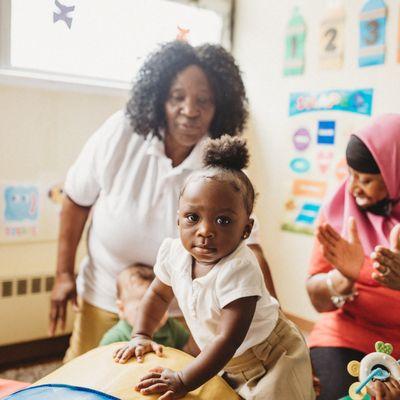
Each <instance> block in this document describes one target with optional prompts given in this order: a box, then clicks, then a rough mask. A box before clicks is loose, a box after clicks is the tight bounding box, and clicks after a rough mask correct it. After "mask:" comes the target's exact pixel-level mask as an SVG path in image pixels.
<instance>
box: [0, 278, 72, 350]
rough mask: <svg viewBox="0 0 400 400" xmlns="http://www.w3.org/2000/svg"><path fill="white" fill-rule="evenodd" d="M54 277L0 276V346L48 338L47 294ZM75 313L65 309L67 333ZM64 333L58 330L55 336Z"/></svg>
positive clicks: (70, 309) (48, 299)
mask: <svg viewBox="0 0 400 400" xmlns="http://www.w3.org/2000/svg"><path fill="white" fill-rule="evenodd" d="M53 284H54V277H53V276H51V275H49V274H48V273H47V274H45V273H44V274H36V275H34V276H16V277H10V276H7V277H3V278H2V277H1V276H0V346H2V345H8V344H14V343H19V342H27V341H31V340H35V339H43V338H47V337H48V334H47V332H48V324H49V313H50V292H51V289H52V287H53ZM73 317H74V312H73V311H72V308H71V307H70V306H69V307H68V318H67V326H66V331H65V332H64V333H68V332H71V328H72V321H73ZM61 333H63V332H61V331H59V330H58V331H57V334H61Z"/></svg>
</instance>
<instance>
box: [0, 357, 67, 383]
mask: <svg viewBox="0 0 400 400" xmlns="http://www.w3.org/2000/svg"><path fill="white" fill-rule="evenodd" d="M61 364H62V363H61V360H52V361H47V362H44V363H40V364H34V365H24V366H21V367H18V368H12V369H7V370H5V371H0V378H1V379H10V380H14V381H21V382H29V383H33V382H36V381H37V380H39V379H41V378H43V377H44V376H46V375H48V374H49V373H50V372H53V371H54V370H55V369H57V368H59V367H60V366H61Z"/></svg>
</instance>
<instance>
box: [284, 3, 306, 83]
mask: <svg viewBox="0 0 400 400" xmlns="http://www.w3.org/2000/svg"><path fill="white" fill-rule="evenodd" d="M305 40H306V24H305V22H304V19H303V17H302V16H301V15H300V12H299V10H298V8H297V7H296V8H295V9H294V11H293V15H292V18H291V19H290V21H289V24H288V27H287V31H286V43H285V45H286V49H285V61H284V70H283V74H284V75H285V76H288V75H301V74H302V73H303V72H304V59H305V53H304V45H305Z"/></svg>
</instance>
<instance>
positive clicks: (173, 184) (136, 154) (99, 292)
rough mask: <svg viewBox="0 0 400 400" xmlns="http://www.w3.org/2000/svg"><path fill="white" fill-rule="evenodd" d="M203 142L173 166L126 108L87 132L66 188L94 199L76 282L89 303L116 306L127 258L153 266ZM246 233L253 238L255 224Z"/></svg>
mask: <svg viewBox="0 0 400 400" xmlns="http://www.w3.org/2000/svg"><path fill="white" fill-rule="evenodd" d="M205 140H206V138H204V139H203V140H201V141H200V142H199V143H198V144H197V145H196V146H195V147H194V148H193V150H192V152H191V153H190V155H189V156H188V157H187V158H186V159H185V160H184V161H183V162H182V163H181V164H180V165H178V166H176V167H175V168H174V167H173V166H172V162H171V160H170V159H169V158H168V157H167V156H166V155H165V152H164V143H163V142H162V141H161V140H159V139H158V138H155V137H153V138H150V137H147V138H144V137H143V136H141V135H137V134H135V133H134V132H133V130H132V127H131V125H130V123H129V119H128V117H127V116H126V115H125V113H124V111H119V112H117V113H116V114H114V115H113V116H111V117H110V118H109V119H108V120H107V121H106V122H105V123H104V124H103V125H102V126H101V127H100V128H99V129H98V130H97V131H96V132H95V133H94V134H93V135H92V136H91V137H90V138H89V140H88V142H87V143H86V145H85V146H84V148H83V149H82V151H81V153H80V154H79V156H78V158H77V160H76V161H75V163H74V164H73V165H72V167H71V168H70V169H69V171H68V174H67V178H66V182H65V186H64V189H65V192H66V194H67V195H68V196H69V197H70V198H71V199H72V200H73V201H74V202H75V203H77V204H79V205H83V206H92V205H94V206H93V208H92V222H91V226H90V228H89V232H88V256H87V257H85V258H84V260H83V261H82V263H81V266H80V270H79V275H78V281H77V286H78V293H79V295H80V296H81V297H82V298H83V299H85V300H86V301H87V302H88V303H90V304H93V305H94V306H97V307H100V308H102V309H104V310H107V311H111V312H117V308H116V306H115V300H116V288H115V282H116V277H117V275H118V274H119V273H120V272H121V271H122V269H124V268H126V267H127V266H129V265H131V264H132V263H136V262H138V263H139V262H140V263H144V264H148V265H154V263H155V261H156V256H157V251H158V249H159V247H160V245H161V243H162V241H163V240H164V239H165V238H167V237H173V238H176V237H178V229H177V223H176V221H177V214H176V213H177V209H178V199H179V191H180V188H181V185H182V184H183V182H184V180H185V179H186V177H187V176H188V175H189V174H190V173H191V172H192V171H193V170H195V169H199V168H201V166H202V152H203V145H204V141H205ZM249 239H250V241H248V242H247V243H258V238H257V227H255V229H254V228H253V233H252V235H251V237H250V238H249Z"/></svg>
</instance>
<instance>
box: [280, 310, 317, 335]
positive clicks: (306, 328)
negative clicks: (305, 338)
mask: <svg viewBox="0 0 400 400" xmlns="http://www.w3.org/2000/svg"><path fill="white" fill-rule="evenodd" d="M284 313H285V315H286V316H287V317H288V318H289V319H290V320H291V321H293V322H294V323H295V324H296V325H297V326H298V327H299V328H300V329H301V330H302V331H303V332H306V333H310V332H311V331H312V329H313V327H314V322H313V321H310V320H309V319H305V318H302V317H299V316H298V315H295V314H292V313H290V312H287V311H284Z"/></svg>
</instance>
